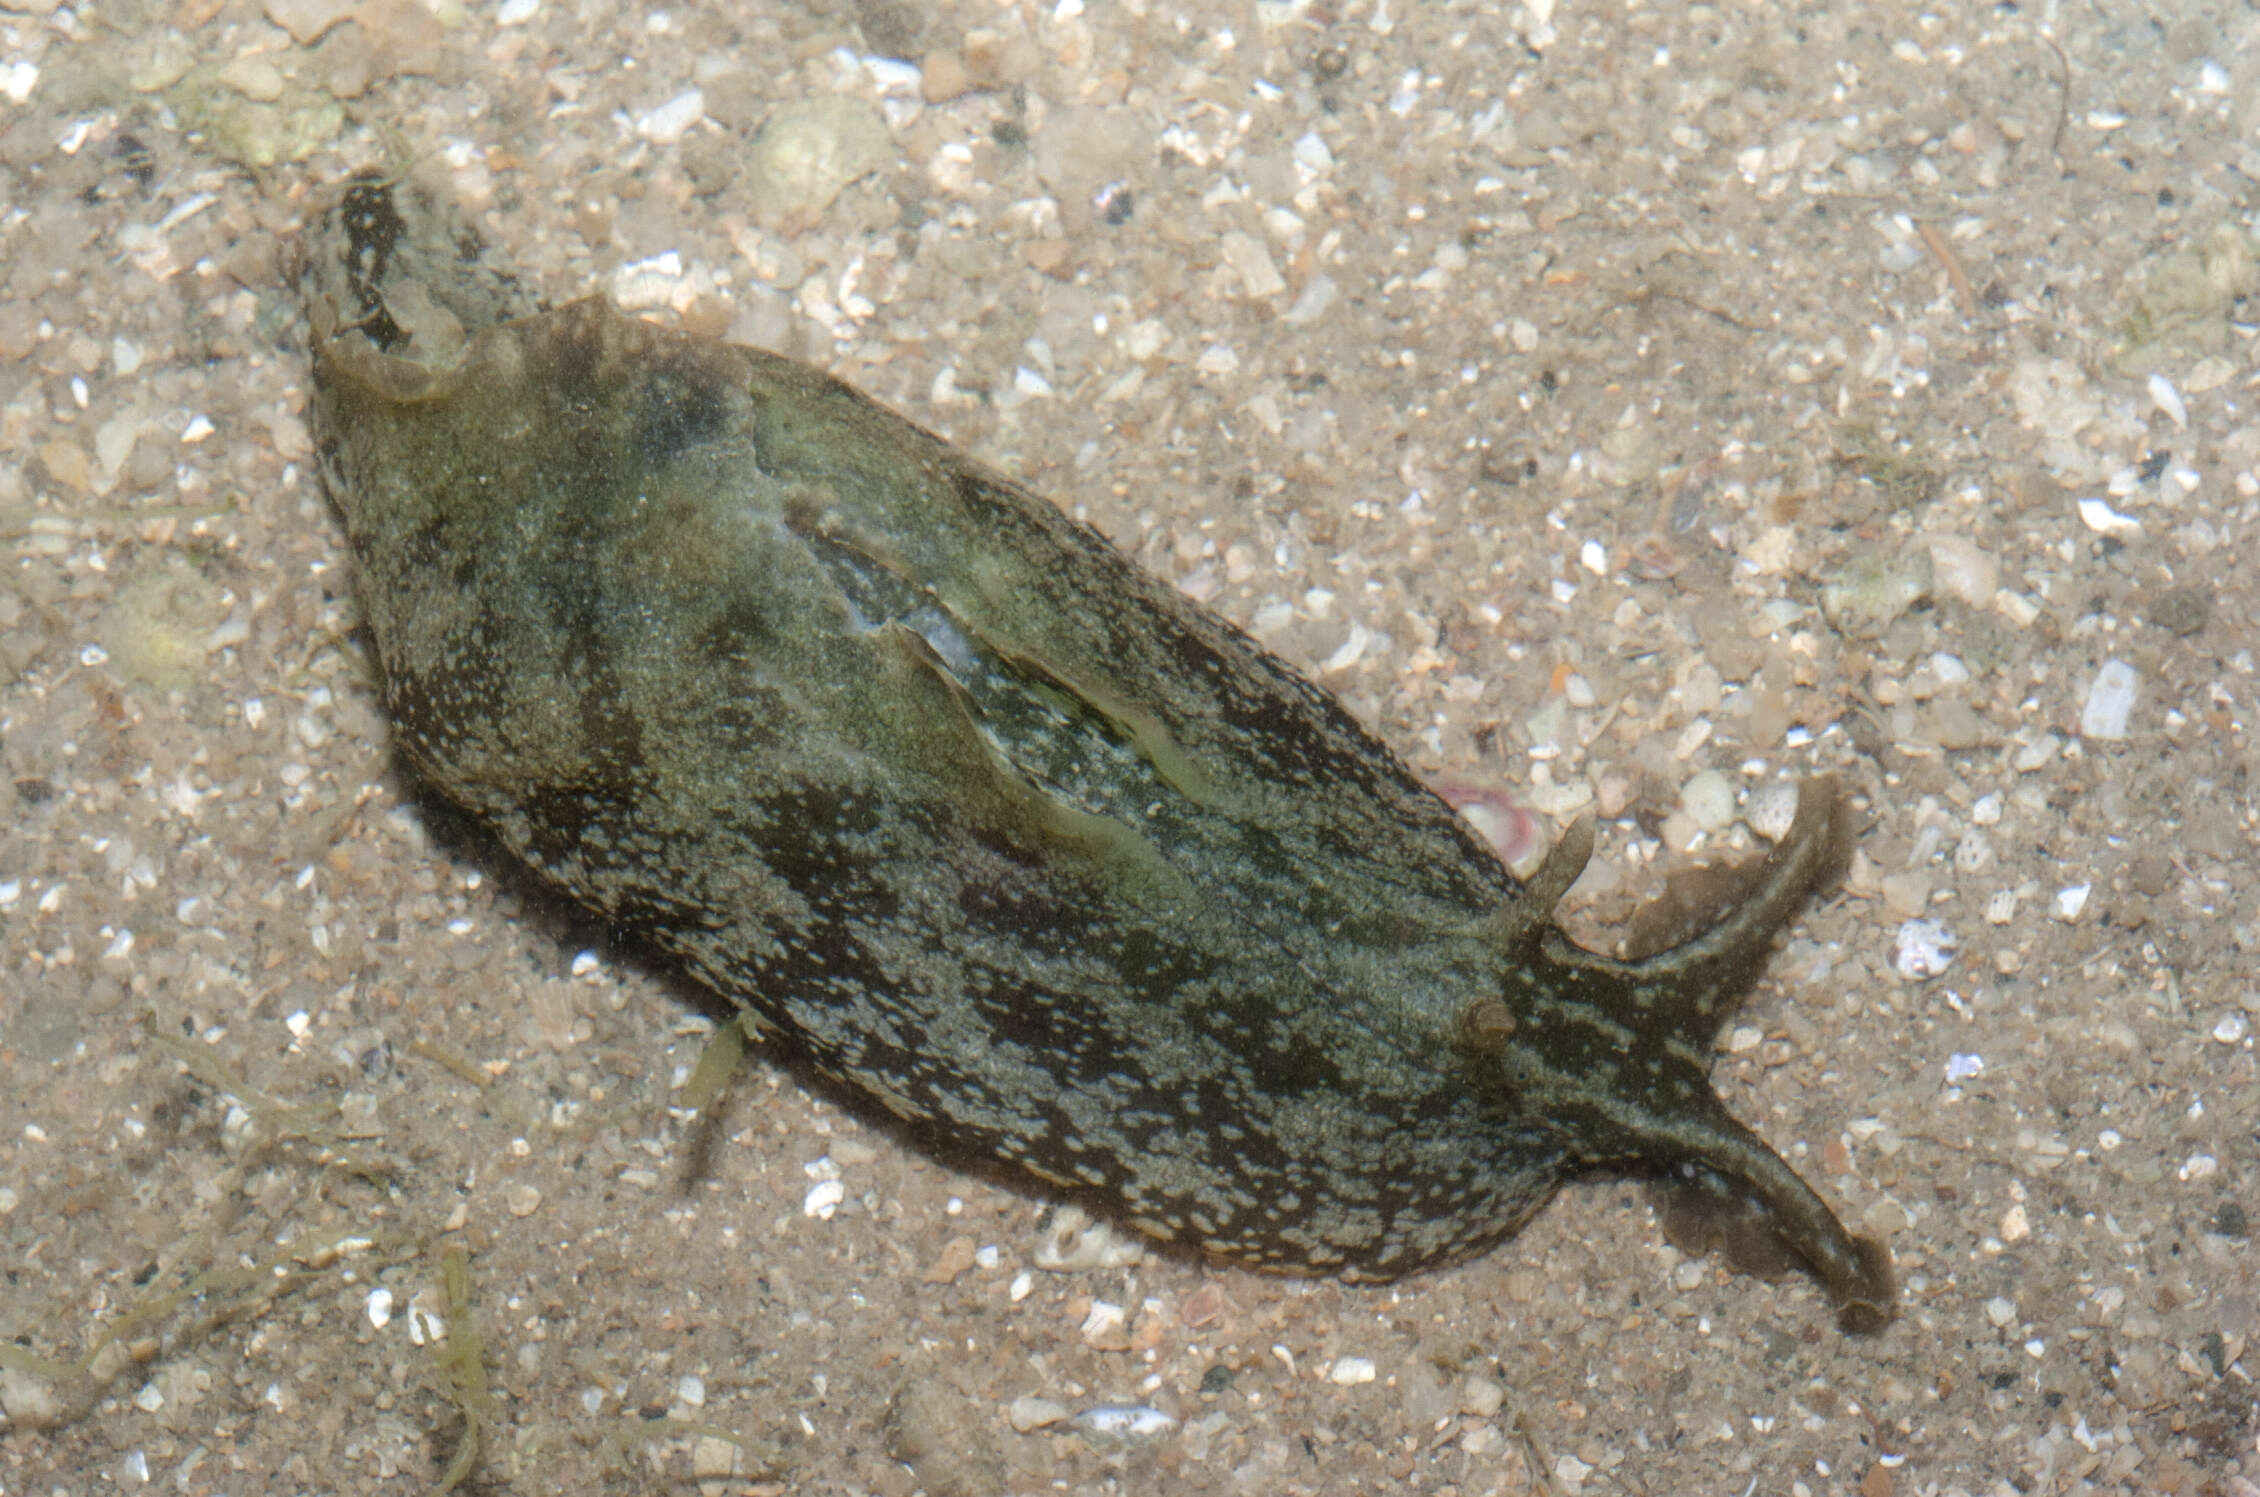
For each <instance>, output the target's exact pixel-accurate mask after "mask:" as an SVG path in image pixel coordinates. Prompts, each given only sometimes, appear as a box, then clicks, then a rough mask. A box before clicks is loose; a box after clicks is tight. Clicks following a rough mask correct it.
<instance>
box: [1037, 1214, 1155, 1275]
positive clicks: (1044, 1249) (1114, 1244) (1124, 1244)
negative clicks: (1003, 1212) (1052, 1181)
mask: <svg viewBox="0 0 2260 1497" xmlns="http://www.w3.org/2000/svg"><path fill="white" fill-rule="evenodd" d="M1030 1256H1031V1257H1033V1258H1034V1259H1035V1263H1036V1266H1037V1267H1038V1268H1044V1269H1049V1270H1051V1271H1052V1272H1053V1273H1075V1272H1079V1271H1081V1270H1083V1269H1088V1268H1128V1267H1129V1266H1130V1265H1131V1264H1133V1263H1137V1262H1139V1261H1141V1260H1142V1259H1144V1257H1145V1256H1146V1249H1145V1245H1144V1244H1143V1243H1141V1242H1139V1241H1138V1240H1137V1239H1136V1238H1134V1237H1124V1236H1123V1235H1121V1234H1120V1233H1118V1232H1116V1231H1115V1229H1114V1228H1113V1227H1112V1226H1111V1225H1109V1224H1108V1223H1106V1222H1102V1221H1093V1220H1092V1219H1091V1217H1090V1214H1089V1213H1088V1212H1086V1211H1084V1210H1083V1208H1082V1207H1080V1206H1062V1207H1060V1208H1059V1209H1058V1210H1057V1211H1055V1212H1053V1213H1052V1216H1051V1220H1050V1221H1048V1222H1046V1223H1045V1224H1044V1235H1043V1236H1042V1237H1041V1238H1040V1239H1038V1241H1037V1243H1036V1249H1035V1251H1034V1253H1032V1254H1031V1255H1030Z"/></svg>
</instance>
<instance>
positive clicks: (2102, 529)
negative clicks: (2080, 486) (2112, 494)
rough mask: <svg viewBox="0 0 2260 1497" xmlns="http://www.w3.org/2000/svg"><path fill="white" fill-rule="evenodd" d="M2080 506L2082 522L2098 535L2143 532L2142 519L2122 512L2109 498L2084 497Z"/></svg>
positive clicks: (2123, 534) (2124, 534)
mask: <svg viewBox="0 0 2260 1497" xmlns="http://www.w3.org/2000/svg"><path fill="white" fill-rule="evenodd" d="M2079 506H2080V523H2081V524H2082V525H2085V526H2086V527H2087V528H2088V529H2090V530H2092V531H2094V532H2095V533H2096V534H2097V535H2117V536H2127V535H2140V534H2142V524H2141V522H2140V521H2138V520H2135V519H2133V518H2132V517H2130V516H2127V515H2122V514H2120V513H2119V512H2118V511H2117V510H2115V509H2113V508H2112V507H2111V506H2110V503H2109V502H2108V501H2107V500H2103V499H2094V498H2088V499H2082V500H2081V501H2080V502H2079Z"/></svg>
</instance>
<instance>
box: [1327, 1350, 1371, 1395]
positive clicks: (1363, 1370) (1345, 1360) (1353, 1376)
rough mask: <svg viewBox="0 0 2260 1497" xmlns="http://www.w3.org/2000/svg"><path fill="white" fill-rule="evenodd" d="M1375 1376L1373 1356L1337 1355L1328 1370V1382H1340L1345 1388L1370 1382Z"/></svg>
mask: <svg viewBox="0 0 2260 1497" xmlns="http://www.w3.org/2000/svg"><path fill="white" fill-rule="evenodd" d="M1374 1376H1375V1374H1374V1368H1373V1358H1371V1357H1337V1358H1335V1360H1334V1365H1333V1366H1332V1367H1330V1368H1328V1369H1327V1370H1326V1380H1327V1381H1328V1382H1330V1383H1336V1384H1339V1385H1340V1386H1342V1387H1345V1388H1352V1387H1356V1386H1357V1385H1358V1384H1360V1383H1370V1382H1372V1381H1373V1379H1374Z"/></svg>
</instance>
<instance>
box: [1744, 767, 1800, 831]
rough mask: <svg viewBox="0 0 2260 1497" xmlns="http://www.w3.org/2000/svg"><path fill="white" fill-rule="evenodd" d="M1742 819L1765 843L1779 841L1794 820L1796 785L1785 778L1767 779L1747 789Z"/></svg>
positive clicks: (1795, 814) (1795, 816) (1795, 815)
mask: <svg viewBox="0 0 2260 1497" xmlns="http://www.w3.org/2000/svg"><path fill="white" fill-rule="evenodd" d="M1742 819H1743V820H1744V821H1745V822H1747V823H1749V826H1750V830H1751V831H1753V832H1756V833H1757V834H1758V835H1759V836H1761V837H1763V838H1765V839H1766V840H1767V841H1768V842H1779V841H1780V840H1781V839H1782V838H1784V837H1786V836H1788V835H1789V828H1790V826H1791V824H1792V823H1794V822H1795V821H1796V819H1797V787H1796V786H1795V785H1794V784H1792V783H1790V782H1789V781H1787V780H1768V781H1767V782H1766V783H1765V784H1763V785H1760V786H1759V787H1758V788H1757V789H1755V790H1753V791H1751V792H1750V804H1749V805H1747V806H1745V807H1743V810H1742Z"/></svg>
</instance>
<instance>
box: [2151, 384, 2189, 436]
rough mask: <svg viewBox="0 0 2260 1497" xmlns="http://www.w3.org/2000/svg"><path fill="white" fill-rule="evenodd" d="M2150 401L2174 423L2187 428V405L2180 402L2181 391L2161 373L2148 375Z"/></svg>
mask: <svg viewBox="0 0 2260 1497" xmlns="http://www.w3.org/2000/svg"><path fill="white" fill-rule="evenodd" d="M2150 403H2151V404H2152V405H2154V406H2156V407H2158V409H2159V410H2161V411H2163V412H2164V413H2165V415H2166V419H2168V420H2169V421H2171V422H2173V423H2174V425H2176V426H2178V427H2180V428H2181V429H2182V430H2183V431H2187V430H2189V407H2188V406H2186V405H2184V404H2183V403H2182V396H2181V391H2179V390H2177V389H2175V388H2174V382H2173V381H2172V380H2170V379H2168V378H2166V376H2164V375H2163V374H2153V375H2151V376H2150Z"/></svg>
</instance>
